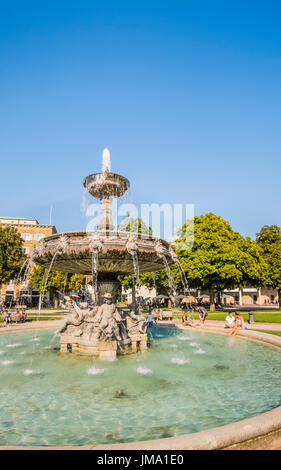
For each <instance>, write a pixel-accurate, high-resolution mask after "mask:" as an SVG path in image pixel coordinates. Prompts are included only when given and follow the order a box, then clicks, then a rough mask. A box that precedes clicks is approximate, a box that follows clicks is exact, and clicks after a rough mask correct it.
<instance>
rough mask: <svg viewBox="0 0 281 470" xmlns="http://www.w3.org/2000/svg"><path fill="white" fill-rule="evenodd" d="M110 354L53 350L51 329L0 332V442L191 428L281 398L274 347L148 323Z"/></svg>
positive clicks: (124, 436)
mask: <svg viewBox="0 0 281 470" xmlns="http://www.w3.org/2000/svg"><path fill="white" fill-rule="evenodd" d="M149 333H150V335H151V347H150V349H149V350H148V351H147V352H145V353H143V354H141V353H139V354H137V355H129V356H124V357H119V358H118V359H117V360H115V361H100V360H97V359H93V358H89V357H83V356H77V355H75V354H71V353H64V354H62V353H60V352H59V350H58V346H59V339H58V338H54V336H53V331H36V332H34V331H31V332H30V331H29V332H23V333H11V334H5V335H0V402H1V412H0V445H25V446H27V445H43V446H45V445H85V444H95V443H114V442H129V441H134V440H146V439H156V438H161V437H169V436H175V435H178V434H184V433H192V432H197V431H202V430H204V429H209V428H212V427H216V426H222V425H224V424H228V423H231V422H233V421H238V420H241V419H244V418H250V417H252V416H255V415H257V414H259V413H262V412H265V411H268V410H271V409H272V408H274V407H276V406H278V405H279V404H280V378H281V371H280V351H279V350H278V349H277V348H274V347H271V346H268V345H262V344H260V343H255V342H253V341H249V340H243V339H240V338H229V337H225V336H222V335H215V334H208V333H202V332H198V331H188V332H187V333H185V332H181V331H179V330H176V329H172V328H169V329H168V328H161V327H159V328H153V329H150V332H149Z"/></svg>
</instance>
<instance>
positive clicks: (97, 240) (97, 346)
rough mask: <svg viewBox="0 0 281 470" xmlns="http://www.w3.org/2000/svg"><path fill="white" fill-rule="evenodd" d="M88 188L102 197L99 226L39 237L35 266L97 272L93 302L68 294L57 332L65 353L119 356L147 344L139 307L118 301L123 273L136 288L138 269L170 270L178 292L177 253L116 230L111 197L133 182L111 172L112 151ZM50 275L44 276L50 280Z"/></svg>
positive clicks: (161, 242)
mask: <svg viewBox="0 0 281 470" xmlns="http://www.w3.org/2000/svg"><path fill="white" fill-rule="evenodd" d="M83 185H84V187H85V188H86V189H87V191H88V192H89V193H90V194H91V195H92V196H93V197H95V198H97V199H99V200H100V201H101V214H100V220H99V223H98V226H97V230H93V231H84V232H70V233H62V234H54V235H51V236H49V237H46V238H44V239H42V240H41V241H40V244H39V247H38V248H36V249H35V251H34V252H33V254H32V259H33V261H34V262H35V263H36V264H39V265H41V266H44V267H45V268H46V270H47V273H49V272H50V271H51V270H58V271H62V272H65V273H81V274H86V275H92V280H93V290H94V302H93V303H90V304H88V303H86V304H83V305H80V306H79V307H78V306H77V304H76V302H75V300H74V299H72V298H71V297H67V298H66V306H67V308H68V309H69V311H70V316H69V317H68V318H67V319H66V320H65V321H64V322H63V324H62V326H61V328H59V330H58V331H57V333H59V334H60V335H61V340H60V343H61V350H62V351H78V352H80V353H84V354H91V355H95V356H99V357H114V356H116V354H117V353H118V354H119V353H124V352H131V351H137V350H138V349H145V348H146V347H147V335H146V327H145V322H144V319H143V317H142V316H141V315H138V309H137V305H134V308H132V310H131V311H130V312H127V311H124V310H122V309H121V308H118V307H117V306H116V304H115V298H116V293H117V290H118V289H119V288H121V283H120V282H119V280H118V276H119V275H120V274H132V275H133V277H134V281H135V286H137V285H138V283H139V273H142V272H153V271H157V270H160V269H163V268H164V267H165V269H166V270H167V273H168V278H169V285H170V289H171V291H173V295H174V294H175V292H174V291H175V286H174V283H173V279H172V276H171V273H170V268H169V265H171V264H175V263H176V260H177V256H176V254H175V252H174V250H173V249H172V247H171V245H170V244H169V243H167V242H166V241H164V240H161V239H159V238H156V237H153V236H151V235H144V234H143V233H141V234H140V233H132V232H120V231H115V230H114V225H113V222H112V211H111V201H112V199H113V198H119V197H121V196H122V195H123V194H124V193H125V192H126V191H127V189H128V188H129V186H130V183H129V181H128V180H127V178H125V177H124V176H121V175H118V174H116V173H112V172H111V165H110V153H109V150H108V149H105V150H104V152H103V165H102V172H100V173H93V174H91V175H88V176H87V177H86V178H85V179H84V182H83ZM47 278H48V274H47V277H46V280H45V283H46V282H47Z"/></svg>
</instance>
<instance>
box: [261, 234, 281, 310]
mask: <svg viewBox="0 0 281 470" xmlns="http://www.w3.org/2000/svg"><path fill="white" fill-rule="evenodd" d="M257 244H258V245H259V247H260V248H261V249H262V253H263V257H264V260H265V262H266V264H267V272H266V284H267V285H268V286H271V287H273V288H274V289H277V290H278V291H279V302H280V300H281V228H280V227H278V226H277V225H270V226H268V225H265V226H264V227H262V229H261V231H260V232H259V233H258V234H257Z"/></svg>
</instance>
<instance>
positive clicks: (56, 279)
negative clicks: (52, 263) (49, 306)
mask: <svg viewBox="0 0 281 470" xmlns="http://www.w3.org/2000/svg"><path fill="white" fill-rule="evenodd" d="M29 280H30V282H31V284H32V286H33V287H35V288H36V289H38V290H39V292H40V293H42V290H43V287H44V283H45V281H46V272H45V268H44V267H42V266H36V267H34V269H33V270H32V273H31V275H30V278H29ZM63 290H65V292H67V291H68V290H69V289H68V277H67V278H66V274H65V273H62V272H61V271H51V272H50V273H49V276H48V280H47V283H46V289H45V293H46V292H50V294H52V296H53V297H54V304H55V306H57V304H58V300H59V293H60V292H63Z"/></svg>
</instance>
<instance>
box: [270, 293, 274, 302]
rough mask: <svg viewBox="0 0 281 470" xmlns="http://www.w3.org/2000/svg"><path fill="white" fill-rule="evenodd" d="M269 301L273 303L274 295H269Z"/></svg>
mask: <svg viewBox="0 0 281 470" xmlns="http://www.w3.org/2000/svg"><path fill="white" fill-rule="evenodd" d="M270 301H271V303H272V304H274V301H275V297H274V295H271V296H270Z"/></svg>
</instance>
